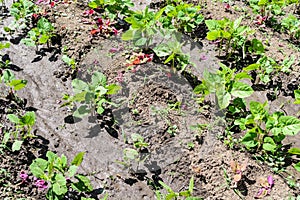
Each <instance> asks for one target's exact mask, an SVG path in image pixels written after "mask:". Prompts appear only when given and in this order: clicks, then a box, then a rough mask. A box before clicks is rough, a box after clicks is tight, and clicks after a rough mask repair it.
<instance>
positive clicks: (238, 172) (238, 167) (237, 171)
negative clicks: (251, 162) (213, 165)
mask: <svg viewBox="0 0 300 200" xmlns="http://www.w3.org/2000/svg"><path fill="white" fill-rule="evenodd" d="M247 164H248V160H247V159H246V160H245V161H244V162H243V163H242V164H240V163H238V162H237V161H231V162H230V167H231V170H232V172H233V173H234V175H233V181H234V186H233V187H237V183H238V182H239V181H240V180H241V179H242V174H243V172H244V171H245V170H246V167H247Z"/></svg>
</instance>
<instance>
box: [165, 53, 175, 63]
mask: <svg viewBox="0 0 300 200" xmlns="http://www.w3.org/2000/svg"><path fill="white" fill-rule="evenodd" d="M174 58H175V53H172V54H171V55H170V56H169V57H168V58H167V59H166V60H165V62H164V64H167V63H168V62H170V61H171V60H173V59H174Z"/></svg>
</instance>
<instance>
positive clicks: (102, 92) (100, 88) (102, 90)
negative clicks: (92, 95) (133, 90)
mask: <svg viewBox="0 0 300 200" xmlns="http://www.w3.org/2000/svg"><path fill="white" fill-rule="evenodd" d="M95 91H96V92H97V93H98V94H99V95H100V96H103V95H105V94H106V92H107V91H108V90H107V89H106V88H105V87H103V86H101V85H100V86H98V87H97V88H95Z"/></svg>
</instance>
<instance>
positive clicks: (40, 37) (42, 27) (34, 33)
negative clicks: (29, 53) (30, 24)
mask: <svg viewBox="0 0 300 200" xmlns="http://www.w3.org/2000/svg"><path fill="white" fill-rule="evenodd" d="M54 35H55V34H54V26H53V25H52V24H51V22H50V21H49V20H47V19H46V18H44V17H42V18H40V19H39V21H38V22H37V27H35V28H33V29H31V30H30V31H29V32H28V34H27V37H26V38H24V39H22V40H21V41H22V42H23V43H24V44H25V45H27V46H36V47H38V45H39V44H47V47H48V48H49V47H50V43H49V41H51V38H52V37H53V36H54Z"/></svg>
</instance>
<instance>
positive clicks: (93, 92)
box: [62, 72, 121, 118]
mask: <svg viewBox="0 0 300 200" xmlns="http://www.w3.org/2000/svg"><path fill="white" fill-rule="evenodd" d="M72 87H73V91H74V93H75V94H74V96H70V95H67V94H65V95H64V97H63V100H66V101H67V102H65V103H64V104H63V105H62V106H67V105H71V106H72V105H73V106H74V105H75V104H76V103H78V104H80V105H79V107H77V109H76V110H75V111H74V113H73V116H74V117H78V118H82V117H83V116H85V115H87V114H89V113H91V114H92V115H95V114H96V113H98V114H99V115H101V114H102V113H103V112H104V111H105V107H106V104H110V105H113V106H116V104H114V103H113V102H111V101H110V99H109V98H108V95H112V94H115V93H117V92H118V91H119V90H120V89H121V87H120V86H118V85H116V84H110V85H108V84H107V79H106V76H105V75H104V74H103V73H101V72H94V74H93V75H92V78H91V82H90V83H88V82H84V81H82V80H80V79H74V80H73V81H72Z"/></svg>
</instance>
